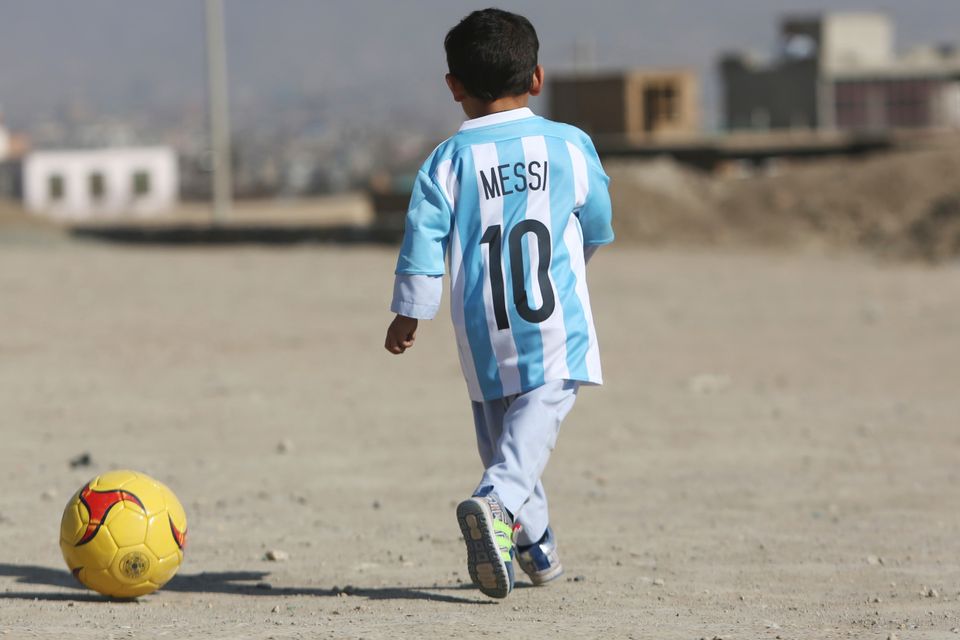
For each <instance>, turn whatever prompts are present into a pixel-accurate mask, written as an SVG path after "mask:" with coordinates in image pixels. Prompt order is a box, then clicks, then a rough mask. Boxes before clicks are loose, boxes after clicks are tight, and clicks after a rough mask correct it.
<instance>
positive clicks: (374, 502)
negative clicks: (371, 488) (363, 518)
mask: <svg viewBox="0 0 960 640" xmlns="http://www.w3.org/2000/svg"><path fill="white" fill-rule="evenodd" d="M372 506H373V508H374V509H379V508H380V501H379V500H374V501H373V505H372Z"/></svg>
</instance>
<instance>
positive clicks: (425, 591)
mask: <svg viewBox="0 0 960 640" xmlns="http://www.w3.org/2000/svg"><path fill="white" fill-rule="evenodd" d="M269 575H270V574H269V573H268V572H266V571H220V572H207V571H205V572H203V573H195V574H178V575H177V576H175V577H174V578H173V580H171V581H170V582H169V583H167V584H166V585H165V586H164V587H163V590H164V591H172V592H180V593H222V594H226V595H241V596H317V597H323V596H325V597H338V596H341V595H348V596H359V597H361V598H367V599H369V600H430V601H433V602H445V603H449V604H493V601H491V600H471V599H468V598H461V597H458V596H453V595H445V594H442V593H433V592H435V591H461V590H471V591H472V590H473V589H474V587H473V586H472V585H457V586H432V587H377V588H369V587H352V586H345V587H342V588H341V587H336V586H335V587H331V588H327V589H324V588H321V587H273V586H271V585H269V584H268V583H266V582H264V580H265V579H266V578H267V577H268V576H269ZM0 577H12V578H14V579H15V581H16V582H17V583H20V584H29V585H41V586H49V587H59V588H61V589H69V590H70V591H67V592H59V591H56V592H31V591H6V592H0V600H49V601H74V602H77V601H81V602H116V600H111V599H110V598H107V597H105V596H101V595H98V594H96V593H94V592H92V591H88V590H87V589H85V588H84V587H83V586H82V585H80V584H79V583H78V582H77V581H76V580H74V579H73V576H71V575H70V574H69V573H67V572H66V571H64V570H61V569H51V568H49V567H40V566H34V565H17V564H3V563H0Z"/></svg>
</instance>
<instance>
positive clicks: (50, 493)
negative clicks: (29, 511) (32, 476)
mask: <svg viewBox="0 0 960 640" xmlns="http://www.w3.org/2000/svg"><path fill="white" fill-rule="evenodd" d="M40 497H41V498H42V499H44V500H53V499H54V498H56V497H57V492H56V491H54V490H53V489H47V490H46V491H44V492H43V493H41V494H40Z"/></svg>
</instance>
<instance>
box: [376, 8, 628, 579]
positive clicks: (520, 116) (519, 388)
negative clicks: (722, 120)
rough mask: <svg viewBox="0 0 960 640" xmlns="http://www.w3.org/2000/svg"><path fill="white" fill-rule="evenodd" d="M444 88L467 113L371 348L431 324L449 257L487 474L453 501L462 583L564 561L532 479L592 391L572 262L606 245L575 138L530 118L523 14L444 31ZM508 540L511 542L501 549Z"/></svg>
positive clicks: (603, 195) (593, 165) (536, 76)
mask: <svg viewBox="0 0 960 640" xmlns="http://www.w3.org/2000/svg"><path fill="white" fill-rule="evenodd" d="M444 47H445V48H446V53H447V64H448V66H449V69H450V73H448V74H447V76H446V80H447V86H448V87H449V88H450V92H451V93H452V94H453V99H454V100H455V101H456V102H459V103H460V104H461V106H462V107H463V111H464V113H465V114H466V115H467V117H468V118H469V119H468V120H467V121H466V122H464V123H463V126H461V127H460V131H459V132H458V133H457V134H456V135H455V136H453V137H452V138H450V139H448V140H447V141H446V142H444V143H443V144H441V145H440V146H439V147H437V148H436V150H434V152H433V153H432V154H431V155H430V157H429V158H427V160H426V162H424V164H423V166H422V167H421V169H420V171H419V174H418V176H417V180H416V183H415V186H414V189H413V196H412V198H411V202H410V208H409V211H408V213H407V219H406V231H405V234H404V240H403V247H402V248H401V250H400V259H399V261H398V264H397V270H396V281H395V284H394V296H393V303H392V305H391V310H392V311H393V312H395V313H396V314H397V316H396V318H395V319H394V320H393V322H392V323H391V324H390V327H389V328H388V329H387V337H386V342H385V345H384V346H385V347H386V349H387V350H388V351H390V352H391V353H395V354H400V353H403V352H404V351H405V350H407V349H409V348H410V347H412V346H413V343H414V339H415V335H416V330H417V321H418V320H421V319H432V318H433V317H434V315H435V314H436V312H437V308H438V307H439V304H440V297H441V290H442V286H441V280H442V276H443V274H444V257H445V256H446V255H447V254H449V260H450V278H451V296H452V298H451V302H450V307H451V315H452V316H453V324H454V328H455V330H456V335H457V346H458V349H459V352H460V365H461V367H462V369H463V374H464V377H465V378H466V381H467V388H468V390H469V393H470V399H471V400H472V402H473V418H474V423H475V427H476V434H477V446H478V448H479V450H480V458H481V460H482V461H483V464H484V467H485V471H484V473H483V476H482V478H481V480H480V483H479V485H478V486H477V489H476V491H475V492H474V494H473V497H471V498H469V499H467V500H464V501H463V502H461V503H460V504H459V506H458V507H457V520H458V522H459V524H460V529H461V531H462V532H463V537H464V540H465V541H466V544H467V567H468V569H469V572H470V577H471V578H472V579H473V582H474V583H475V584H477V585H478V586H479V587H480V590H481V591H482V592H483V593H485V594H486V595H488V596H491V597H494V598H503V597H506V596H507V594H509V593H510V591H511V590H512V588H513V584H514V570H513V560H514V558H515V557H516V558H517V559H518V561H519V563H520V568H521V569H523V571H524V572H525V573H526V574H527V575H528V576H529V577H530V579H531V581H532V582H533V583H534V584H537V585H539V584H544V583H546V582H549V581H550V580H553V579H555V578H557V577H558V576H560V575H561V574H562V573H563V567H562V566H561V564H560V558H559V556H558V555H557V547H556V542H555V540H554V536H553V532H552V530H551V529H550V526H549V518H548V512H547V498H546V494H545V493H544V490H543V485H542V484H541V482H540V476H541V475H542V474H543V470H544V468H545V467H546V464H547V460H548V459H549V457H550V453H551V452H552V451H553V447H554V445H555V443H556V439H557V433H558V432H559V429H560V423H561V422H562V421H563V419H564V417H566V415H567V413H568V412H569V411H570V409H571V407H572V406H573V403H574V400H575V399H576V395H577V390H578V389H579V387H580V385H581V384H601V383H602V377H601V373H600V354H599V351H598V348H597V338H596V333H595V331H594V326H593V318H592V315H591V311H590V298H589V296H588V294H587V282H586V278H585V275H586V274H585V265H586V261H587V259H588V258H589V256H590V255H591V254H592V253H593V251H594V250H595V249H596V248H597V247H598V246H600V245H603V244H607V243H609V242H611V241H613V230H612V228H611V226H610V216H611V210H610V197H609V194H608V193H607V183H608V178H607V176H606V175H605V174H604V172H603V168H602V167H601V166H600V161H599V159H598V158H597V154H596V151H595V150H594V147H593V144H592V143H591V141H590V138H589V137H588V136H587V135H586V134H585V133H583V132H582V131H580V130H578V129H576V128H574V127H571V126H568V125H564V124H558V123H555V122H550V121H549V120H545V119H543V118H539V117H537V116H535V115H534V114H533V113H532V112H531V111H530V110H529V109H528V108H527V102H528V100H529V98H530V96H535V95H538V94H539V93H540V91H541V89H542V87H543V68H542V67H541V66H540V65H539V64H538V63H537V53H538V49H539V41H538V40H537V34H536V31H535V30H534V28H533V26H532V25H531V24H530V22H529V21H528V20H527V19H526V18H524V17H522V16H519V15H515V14H512V13H508V12H506V11H501V10H498V9H486V10H483V11H475V12H473V13H471V14H470V15H469V16H467V17H466V18H464V19H463V20H462V21H461V22H460V24H458V25H457V26H455V27H454V28H453V29H451V30H450V32H449V33H448V34H447V37H446V39H445V41H444ZM515 544H516V548H515V546H514V545H515Z"/></svg>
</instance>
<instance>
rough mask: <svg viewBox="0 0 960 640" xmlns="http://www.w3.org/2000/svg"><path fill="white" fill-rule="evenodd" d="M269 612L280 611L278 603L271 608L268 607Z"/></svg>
mask: <svg viewBox="0 0 960 640" xmlns="http://www.w3.org/2000/svg"><path fill="white" fill-rule="evenodd" d="M270 613H280V605H277V606H275V607H274V608H273V609H270Z"/></svg>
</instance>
